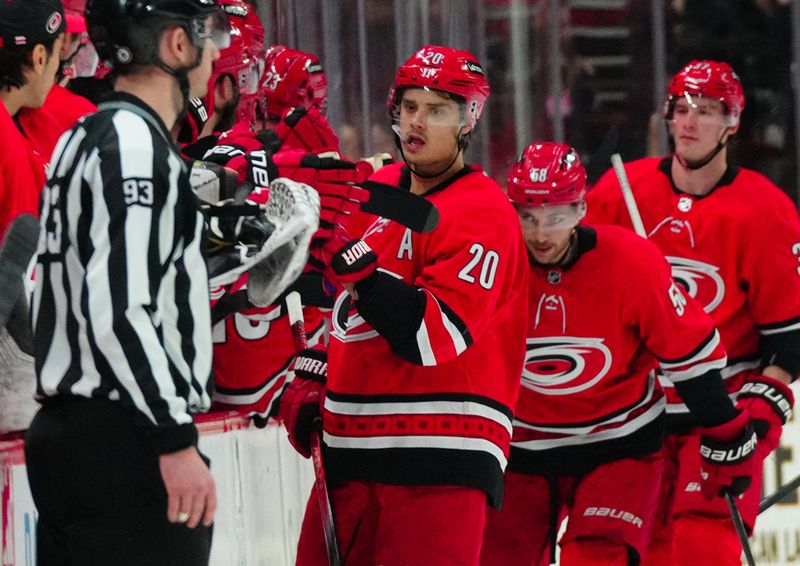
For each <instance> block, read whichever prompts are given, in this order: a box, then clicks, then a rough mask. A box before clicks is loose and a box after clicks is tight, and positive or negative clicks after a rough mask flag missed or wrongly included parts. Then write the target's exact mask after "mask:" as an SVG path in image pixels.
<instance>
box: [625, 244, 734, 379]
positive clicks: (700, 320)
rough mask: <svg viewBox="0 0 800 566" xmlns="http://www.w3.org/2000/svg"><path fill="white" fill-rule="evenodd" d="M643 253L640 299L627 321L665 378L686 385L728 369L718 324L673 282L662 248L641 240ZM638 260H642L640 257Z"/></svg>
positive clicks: (636, 282) (636, 279)
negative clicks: (706, 374) (707, 373)
mask: <svg viewBox="0 0 800 566" xmlns="http://www.w3.org/2000/svg"><path fill="white" fill-rule="evenodd" d="M639 242H640V244H641V246H640V247H639V248H640V250H641V251H638V252H637V253H636V254H632V257H631V261H632V262H635V263H636V268H635V274H634V276H633V277H632V278H631V279H632V280H631V288H632V289H636V292H637V294H638V295H639V297H640V300H639V301H637V302H635V303H631V304H633V305H636V308H635V310H633V311H629V312H626V313H625V315H624V316H625V317H626V318H627V319H628V320H630V321H631V322H632V323H633V325H634V326H635V327H636V328H638V330H639V334H640V336H641V339H642V340H643V342H644V343H645V345H646V347H647V348H648V350H649V351H650V352H651V353H652V354H653V355H654V356H655V357H656V358H657V359H658V361H659V365H660V367H661V371H662V373H663V375H664V377H666V378H668V379H669V380H670V381H672V382H680V381H686V380H689V379H693V378H696V377H699V376H701V375H703V374H705V373H706V372H708V371H711V370H715V369H721V368H723V367H724V366H725V362H726V354H725V350H724V348H723V346H722V343H721V341H720V336H719V332H718V331H717V329H716V327H715V326H714V322H713V321H712V320H711V318H710V317H709V316H708V315H707V314H706V313H705V312H704V311H703V309H702V307H701V306H700V305H699V304H698V303H697V302H696V301H695V300H694V299H692V298H690V297H688V296H687V295H686V293H685V292H684V291H683V289H681V287H680V286H679V285H677V284H676V283H675V281H674V280H673V279H672V276H671V272H670V266H669V264H668V263H667V260H666V259H664V256H663V255H662V254H661V252H660V251H659V250H658V248H657V247H656V246H655V245H654V244H652V243H651V242H649V241H646V240H639ZM637 256H639V257H637Z"/></svg>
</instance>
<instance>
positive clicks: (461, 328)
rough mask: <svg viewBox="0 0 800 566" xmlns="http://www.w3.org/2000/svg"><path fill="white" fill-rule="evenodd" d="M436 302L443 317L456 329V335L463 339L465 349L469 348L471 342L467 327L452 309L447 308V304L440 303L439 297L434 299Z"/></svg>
mask: <svg viewBox="0 0 800 566" xmlns="http://www.w3.org/2000/svg"><path fill="white" fill-rule="evenodd" d="M436 301H437V302H438V303H439V307H441V309H442V312H443V313H444V315H445V316H446V317H447V318H448V319H449V320H450V322H451V323H452V324H453V326H455V327H456V328H457V329H458V333H459V334H461V337H462V338H463V339H464V343H465V344H466V346H467V348H469V347H470V346H471V345H472V342H473V340H472V335H471V334H470V333H469V328H467V325H466V324H464V321H463V320H461V317H460V316H458V315H457V314H456V313H455V311H454V310H453V309H451V308H450V307H449V306H447V303H445V302H444V301H442V300H441V299H440V298H439V297H436Z"/></svg>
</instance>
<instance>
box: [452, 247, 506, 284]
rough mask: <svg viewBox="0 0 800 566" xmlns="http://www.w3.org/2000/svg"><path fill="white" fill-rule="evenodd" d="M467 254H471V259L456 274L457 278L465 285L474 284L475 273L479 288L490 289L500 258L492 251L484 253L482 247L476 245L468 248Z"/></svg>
mask: <svg viewBox="0 0 800 566" xmlns="http://www.w3.org/2000/svg"><path fill="white" fill-rule="evenodd" d="M469 253H470V254H472V259H470V260H469V262H468V263H467V265H465V266H464V267H463V268H462V269H461V271H459V272H458V278H459V279H461V280H462V281H466V282H467V283H475V274H476V273H477V276H478V283H480V286H481V287H483V288H484V289H491V288H492V287H493V286H494V278H495V275H497V264H498V263H500V256H499V255H498V254H497V252H496V251H494V250H489V251H485V250H484V248H483V246H482V245H480V244H477V243H476V244H472V245H471V246H470V248H469ZM479 265H480V268H478V266H479Z"/></svg>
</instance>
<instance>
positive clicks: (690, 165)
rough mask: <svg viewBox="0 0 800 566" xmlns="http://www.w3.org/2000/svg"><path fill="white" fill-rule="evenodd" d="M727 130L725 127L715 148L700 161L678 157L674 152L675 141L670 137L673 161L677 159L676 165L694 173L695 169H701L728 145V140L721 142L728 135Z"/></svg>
mask: <svg viewBox="0 0 800 566" xmlns="http://www.w3.org/2000/svg"><path fill="white" fill-rule="evenodd" d="M728 129H729V128H727V127H726V128H725V130H724V131H723V132H722V135H721V136H720V137H719V140H717V146H716V147H715V148H714V149H712V150H711V151H710V152H708V154H707V155H706V156H705V157H701V158H700V159H694V160H689V159H686V158H684V157H682V156H681V155H679V154H678V152H676V151H675V140H674V139H673V138H672V136H670V141H671V142H672V146H673V153H674V154H675V159H677V160H678V163H680V164H681V165H682V166H683V167H685V168H686V169H689V170H690V171H696V170H697V169H702V168H703V167H705V166H706V165H708V164H709V163H711V160H712V159H714V158H715V157H716V156H717V154H718V153H719V152H720V151H722V149H723V148H724V147H725V146H726V145H727V144H728V140H725V141H722V140H723V139H724V138H725V134H727V133H728Z"/></svg>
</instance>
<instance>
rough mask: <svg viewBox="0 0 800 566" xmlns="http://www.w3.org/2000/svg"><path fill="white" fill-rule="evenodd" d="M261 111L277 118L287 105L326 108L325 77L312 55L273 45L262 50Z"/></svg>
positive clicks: (324, 112)
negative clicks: (264, 51)
mask: <svg viewBox="0 0 800 566" xmlns="http://www.w3.org/2000/svg"><path fill="white" fill-rule="evenodd" d="M261 92H262V100H261V102H262V108H261V110H262V114H263V115H264V116H269V117H270V118H272V119H279V118H280V117H281V116H283V114H284V112H286V110H288V109H289V108H299V107H303V108H306V109H308V108H311V107H312V106H314V107H316V109H317V110H319V112H320V114H322V115H323V116H324V115H325V114H326V112H327V109H328V79H327V78H326V77H325V71H323V70H322V65H320V62H319V59H317V57H316V56H314V55H312V54H310V53H305V52H303V51H298V50H296V49H290V48H288V47H285V46H283V45H274V46H272V47H270V48H269V49H267V52H266V53H265V54H264V82H263V83H262V84H261Z"/></svg>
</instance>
